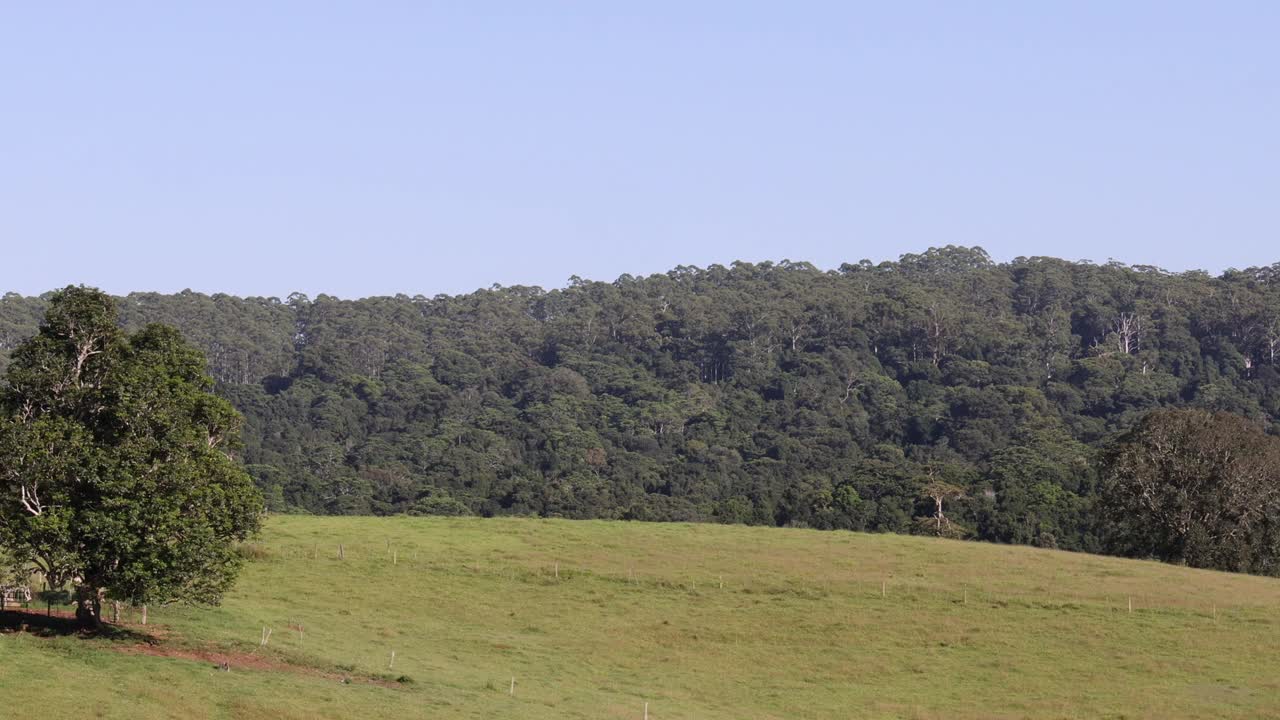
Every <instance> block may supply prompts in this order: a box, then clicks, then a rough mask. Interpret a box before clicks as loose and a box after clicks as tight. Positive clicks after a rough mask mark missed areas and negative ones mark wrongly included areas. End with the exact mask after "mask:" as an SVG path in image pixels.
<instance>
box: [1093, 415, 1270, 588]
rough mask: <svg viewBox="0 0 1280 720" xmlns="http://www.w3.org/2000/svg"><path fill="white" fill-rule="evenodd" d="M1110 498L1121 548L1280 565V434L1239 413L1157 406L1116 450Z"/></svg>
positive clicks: (1211, 561) (1168, 557) (1200, 560)
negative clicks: (1263, 427) (1274, 434)
mask: <svg viewBox="0 0 1280 720" xmlns="http://www.w3.org/2000/svg"><path fill="white" fill-rule="evenodd" d="M1101 497H1102V510H1103V511H1104V513H1105V517H1106V520H1107V521H1109V523H1110V524H1109V533H1108V535H1109V537H1108V538H1107V540H1108V549H1110V550H1111V551H1113V552H1116V553H1119V554H1123V555H1130V556H1137V557H1155V558H1159V559H1161V560H1165V561H1168V562H1176V563H1185V564H1187V565H1191V566H1193V567H1204V568H1217V569H1221V570H1235V571H1241V572H1255V573H1260V574H1268V575H1274V574H1276V571H1277V569H1280V438H1277V437H1274V436H1271V435H1267V434H1266V433H1265V432H1263V430H1262V428H1261V427H1260V426H1259V425H1258V424H1256V423H1253V422H1250V421H1249V420H1247V419H1245V418H1242V417H1240V416H1238V415H1232V414H1230V413H1223V412H1217V413H1213V412H1208V411H1205V410H1157V411H1155V412H1152V413H1151V414H1149V415H1148V416H1146V417H1145V418H1143V420H1142V421H1141V422H1140V423H1138V425H1137V426H1136V427H1134V428H1133V429H1132V430H1130V431H1129V432H1127V433H1125V434H1124V435H1123V436H1121V437H1120V438H1119V439H1117V440H1116V442H1115V443H1114V444H1113V445H1112V446H1111V447H1110V448H1109V449H1108V452H1107V453H1106V459H1105V464H1104V473H1103V483H1102V493H1101Z"/></svg>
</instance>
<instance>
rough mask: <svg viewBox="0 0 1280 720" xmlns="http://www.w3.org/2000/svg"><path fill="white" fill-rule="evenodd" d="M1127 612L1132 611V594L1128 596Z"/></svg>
mask: <svg viewBox="0 0 1280 720" xmlns="http://www.w3.org/2000/svg"><path fill="white" fill-rule="evenodd" d="M1129 612H1133V596H1132V595H1130V596H1129Z"/></svg>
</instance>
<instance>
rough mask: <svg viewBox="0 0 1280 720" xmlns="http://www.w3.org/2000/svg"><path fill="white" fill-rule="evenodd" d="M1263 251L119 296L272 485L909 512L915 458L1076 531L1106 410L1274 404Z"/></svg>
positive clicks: (572, 505)
mask: <svg viewBox="0 0 1280 720" xmlns="http://www.w3.org/2000/svg"><path fill="white" fill-rule="evenodd" d="M1278 276H1280V270H1278V269H1277V268H1262V269H1252V270H1247V271H1232V272H1228V273H1226V274H1224V275H1223V276H1222V277H1218V278H1212V277H1209V276H1207V275H1205V274H1203V273H1184V274H1169V273H1165V272H1161V271H1159V270H1156V269H1153V268H1145V267H1141V268H1131V267H1125V266H1121V265H1118V264H1109V265H1102V266H1099V265H1092V264H1087V263H1070V262H1064V261H1060V260H1054V259H1050V258H1029V259H1028V258H1020V259H1018V260H1015V261H1013V262H1011V263H1007V264H996V263H993V262H991V261H990V259H989V258H987V256H986V254H985V253H983V252H982V251H981V250H979V249H976V248H974V249H968V248H941V249H934V250H929V251H927V252H925V253H921V254H919V255H908V256H905V257H903V258H902V259H901V260H900V261H899V262H893V263H881V264H878V265H877V264H873V263H870V262H866V261H864V262H861V263H858V264H849V265H844V266H842V267H841V268H840V269H839V270H838V271H830V272H824V271H820V270H818V269H816V268H814V267H813V266H811V265H809V264H806V263H793V262H782V263H777V264H774V263H762V264H755V265H753V264H748V263H734V264H733V265H732V266H730V267H722V266H712V267H709V268H705V269H698V268H690V267H679V268H676V269H675V270H672V271H671V272H668V273H666V274H662V275H654V276H651V277H646V278H634V277H630V276H623V277H621V278H619V279H618V280H616V281H614V282H611V283H606V282H588V281H583V280H580V279H577V278H575V279H574V280H573V281H572V282H571V284H570V285H569V287H567V288H564V289H562V290H553V291H543V290H541V289H538V288H529V287H508V288H503V287H494V288H492V289H489V290H482V291H479V292H475V293H472V294H469V295H461V296H437V297H433V298H426V297H421V296H418V297H407V296H396V297H382V298H369V299H365V300H359V301H345V300H339V299H336V298H333V297H329V296H325V295H321V296H319V297H317V298H314V299H310V298H307V297H305V296H301V295H294V296H291V297H290V298H288V299H287V300H286V301H283V302H281V301H279V300H275V299H262V298H248V299H237V298H230V297H227V296H223V295H217V296H213V297H206V296H203V295H198V294H195V293H190V292H184V293H180V294H178V295H175V296H160V295H150V294H145V295H130V296H129V297H126V298H123V299H121V301H120V310H121V315H122V318H123V321H124V323H125V325H126V327H128V328H141V327H143V326H144V325H145V324H146V323H148V322H153V321H163V322H166V323H168V324H172V325H174V326H176V327H178V328H179V329H180V330H182V332H183V334H184V335H185V336H186V337H188V338H191V339H192V340H193V342H195V343H196V344H197V345H199V346H200V347H202V348H203V349H204V350H205V352H206V355H207V357H208V359H209V369H210V372H211V373H212V375H213V376H214V377H215V378H216V379H217V381H218V386H217V392H218V394H219V395H221V396H222V397H224V398H226V399H228V400H230V401H231V402H232V404H233V405H235V407H236V408H237V409H239V410H240V412H242V413H243V414H244V416H245V419H246V426H245V432H244V442H245V445H244V451H243V452H244V456H245V460H246V462H247V463H249V465H248V467H249V469H250V472H251V473H252V474H253V476H254V478H255V480H256V481H257V482H258V484H259V486H260V487H261V489H262V490H263V493H264V495H265V496H266V499H267V502H268V503H269V505H270V507H271V508H272V509H275V510H279V511H302V512H315V513H379V514H387V513H407V512H419V513H437V512H450V513H452V512H463V511H464V510H465V512H469V513H474V514H481V515H493V514H536V515H547V516H562V517H573V518H584V517H601V518H629V519H644V520H698V521H713V522H729V523H752V524H782V525H804V526H810V527H817V528H849V529H857V530H878V531H897V532H910V531H912V529H913V527H915V523H914V520H913V519H914V518H916V517H922V516H923V517H930V516H932V515H933V513H934V509H933V508H931V507H930V504H931V503H930V501H927V500H924V499H922V498H921V489H922V488H923V487H924V485H925V484H926V483H927V482H928V481H929V479H930V477H931V476H936V477H941V478H943V479H945V480H946V481H947V482H950V483H953V484H956V485H960V486H962V487H963V488H964V489H965V494H964V497H963V498H961V499H957V500H954V501H949V502H948V503H947V509H946V516H947V518H948V519H950V520H952V521H953V522H954V523H956V524H957V525H959V526H962V527H964V528H967V529H969V530H970V531H971V532H972V534H973V536H975V537H978V538H981V539H986V540H994V541H1000V542H1017V543H1034V544H1040V545H1045V546H1056V547H1061V548H1068V549H1098V548H1099V547H1100V545H1099V539H1098V532H1099V528H1098V524H1097V523H1096V522H1095V520H1094V518H1096V516H1097V514H1096V512H1095V511H1094V509H1093V503H1094V501H1095V499H1096V486H1097V480H1096V472H1095V470H1094V460H1095V452H1096V450H1097V448H1099V447H1100V446H1101V444H1102V443H1104V442H1105V441H1106V440H1107V439H1108V438H1110V437H1112V436H1113V435H1114V434H1115V433H1117V432H1121V431H1123V430H1125V429H1127V428H1129V427H1131V426H1133V424H1134V423H1135V422H1137V421H1138V420H1139V419H1141V418H1142V417H1143V416H1144V415H1145V414H1147V413H1148V412H1150V411H1152V410H1154V409H1158V408H1162V407H1179V406H1194V407H1204V408H1211V409H1219V410H1229V411H1232V412H1235V413H1239V414H1242V415H1245V416H1247V417H1249V418H1251V419H1253V420H1256V421H1258V422H1262V423H1272V422H1273V418H1275V417H1277V415H1278V414H1280V365H1278V364H1277V359H1278V357H1280V283H1278V282H1277V277H1278ZM45 303H46V300H43V299H38V298H19V297H16V296H6V297H5V298H4V299H3V300H0V342H4V341H5V338H21V337H25V336H28V335H30V334H32V333H34V330H35V326H34V323H33V320H32V318H34V317H38V316H39V314H40V312H41V311H42V310H43V307H44V304H45ZM24 327H25V328H26V330H25V333H24V332H23V330H22V328H24ZM931 474H932V475H931ZM935 529H936V528H935Z"/></svg>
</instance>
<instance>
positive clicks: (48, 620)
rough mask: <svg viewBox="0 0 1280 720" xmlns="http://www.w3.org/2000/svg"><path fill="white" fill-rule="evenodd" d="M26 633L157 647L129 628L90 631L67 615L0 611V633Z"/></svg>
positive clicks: (104, 627) (106, 626)
mask: <svg viewBox="0 0 1280 720" xmlns="http://www.w3.org/2000/svg"><path fill="white" fill-rule="evenodd" d="M14 632H26V633H30V634H32V635H35V636H37V637H66V636H76V637H81V638H85V639H90V638H103V639H106V640H120V641H126V642H138V643H147V644H155V643H156V642H158V640H157V639H156V638H155V637H154V636H152V635H148V634H146V633H141V632H138V631H136V630H132V629H130V628H127V627H122V626H119V625H111V624H110V623H103V625H102V627H101V628H98V629H93V628H87V627H85V626H83V625H81V624H80V622H79V621H78V620H76V619H75V617H74V616H71V615H70V613H67V612H65V611H57V614H47V612H42V611H40V610H36V609H35V608H31V609H26V610H21V609H19V610H14V609H6V610H4V611H0V633H14Z"/></svg>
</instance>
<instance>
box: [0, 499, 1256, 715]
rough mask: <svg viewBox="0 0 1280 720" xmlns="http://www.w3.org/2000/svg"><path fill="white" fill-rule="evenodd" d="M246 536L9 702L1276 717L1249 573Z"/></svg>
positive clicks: (7, 645)
mask: <svg viewBox="0 0 1280 720" xmlns="http://www.w3.org/2000/svg"><path fill="white" fill-rule="evenodd" d="M339 545H341V546H342V553H343V555H344V557H343V558H342V559H339V557H338V552H339ZM248 551H249V552H250V553H251V554H252V555H253V556H254V557H255V559H254V560H253V561H252V562H251V563H250V564H249V566H248V568H247V570H246V572H245V574H244V576H243V577H242V579H241V582H240V583H239V585H238V587H237V589H236V590H235V591H234V592H233V593H232V594H231V596H230V597H228V598H227V600H226V602H225V604H224V605H223V606H222V607H219V608H215V609H212V610H208V609H205V610H201V609H189V608H177V607H169V608H151V609H150V621H151V622H150V624H149V625H147V626H146V627H145V628H144V627H140V626H136V625H130V628H131V630H132V631H134V632H136V633H148V634H151V635H153V636H154V637H153V638H152V641H151V642H142V641H140V638H139V637H138V636H136V635H133V636H125V637H120V638H116V639H103V638H97V639H83V638H80V637H77V636H75V635H64V636H55V637H43V636H40V635H39V634H36V633H31V632H28V633H16V632H9V633H6V634H3V635H0V697H2V698H3V708H4V709H5V711H7V710H12V709H13V708H27V709H30V710H31V711H33V712H36V714H38V715H40V716H49V717H55V716H56V717H75V718H93V717H98V718H121V719H126V718H127V719H128V720H140V719H145V718H236V719H241V718H244V719H253V718H263V719H267V718H306V719H308V720H313V719H315V718H349V717H357V716H358V717H362V718H490V717H512V718H641V717H643V713H644V708H645V704H646V703H647V704H648V712H649V717H650V718H652V719H653V720H662V719H663V718H850V717H854V718H858V717H868V718H949V719H950V718H1021V717H1046V718H1073V717H1087V718H1095V717H1114V718H1170V717H1201V718H1256V717H1276V716H1280V675H1278V674H1277V672H1276V663H1277V661H1278V660H1280V581H1277V580H1273V579H1267V578H1256V577H1247V576H1238V575H1230V574H1224V573H1215V572H1206V571H1197V570H1189V569H1186V568H1178V567H1170V566H1165V565H1160V564H1156V563H1147V562H1133V561H1126V560H1117V559H1111V558H1101V557H1094V556H1088V555H1077V554H1069V553H1061V552H1052V551H1045V550H1035V549H1030V548H1021V547H1003V546H994V545H985V544H979V543H962V542H953V541H944V540H932V539H924V538H912V537H900V536H888V535H860V534H852V533H834V532H814V531H806V530H782V529H766V528H745V527H724V526H713V525H675V524H640V523H610V522H570V521H552V520H547V521H543V520H524V519H493V520H480V519H445V518H430V519H428V518H381V519H375V518H301V517H276V518H273V519H272V520H271V521H270V522H269V523H268V525H267V529H266V531H265V533H264V534H263V537H262V539H261V543H260V544H258V545H256V546H254V547H252V548H249V549H248ZM557 575H558V576H557ZM1130 602H1132V611H1130V609H1129V608H1130ZM127 619H128V620H136V615H133V614H130V615H129V616H128V617H127ZM264 627H266V628H270V629H271V636H270V640H269V644H268V645H267V646H266V647H265V648H260V647H258V646H259V644H260V641H261V638H262V635H263V628H264ZM393 651H394V652H395V660H394V666H391V653H392V652H393ZM224 659H225V660H226V661H227V662H228V663H229V667H230V670H229V671H223V670H221V669H220V668H219V667H218V664H219V663H220V662H221V661H223V660H224ZM512 678H514V680H515V685H514V690H515V691H514V694H512V693H511V690H512V684H511V683H512ZM0 714H3V711H0Z"/></svg>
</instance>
